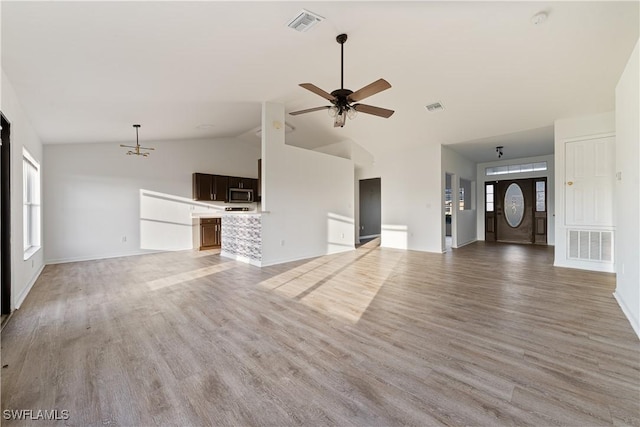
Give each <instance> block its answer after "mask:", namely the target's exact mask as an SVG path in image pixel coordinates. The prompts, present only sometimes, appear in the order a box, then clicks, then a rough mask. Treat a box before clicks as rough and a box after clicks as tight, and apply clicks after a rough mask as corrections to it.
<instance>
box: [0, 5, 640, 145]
mask: <svg viewBox="0 0 640 427" xmlns="http://www.w3.org/2000/svg"><path fill="white" fill-rule="evenodd" d="M1 7H2V68H3V70H4V72H5V73H6V74H7V76H8V78H9V80H10V81H11V83H12V85H13V86H14V88H15V90H16V92H17V94H18V97H19V98H20V100H21V102H22V104H23V107H24V108H25V110H26V112H27V114H28V115H29V117H30V119H31V122H32V124H33V125H34V127H35V129H36V131H37V132H38V133H39V135H40V137H41V139H42V140H43V142H44V143H79V142H123V141H131V140H132V139H133V138H135V136H134V135H135V132H134V130H133V128H132V127H131V125H132V124H133V123H140V124H142V128H141V129H140V140H141V142H143V141H149V140H184V139H191V138H208V137H222V136H238V135H243V134H244V135H245V137H247V135H249V133H247V132H249V131H251V130H253V129H255V128H256V127H258V126H259V125H260V110H261V102H262V101H274V102H282V103H284V105H285V108H286V111H287V112H290V111H294V110H298V109H303V108H310V107H315V106H321V105H326V102H325V101H324V100H323V99H322V98H320V97H319V96H316V95H314V94H312V93H310V92H308V91H306V90H304V89H302V88H300V87H299V86H298V83H303V82H310V83H314V84H316V85H317V86H319V87H321V88H323V89H324V90H326V91H329V92H330V91H332V90H334V89H336V88H338V86H339V83H340V48H339V45H338V44H337V43H336V41H335V37H336V35H337V34H339V33H341V32H346V33H347V34H348V36H349V40H348V41H347V43H346V45H345V87H347V88H350V89H352V90H354V91H355V90H356V89H359V88H360V87H362V86H364V85H366V84H368V83H370V82H372V81H374V80H376V79H378V78H381V77H382V78H385V79H386V80H388V81H389V82H390V83H391V84H392V86H393V87H392V88H391V89H389V90H387V91H385V92H382V93H379V94H377V95H374V96H372V97H371V98H368V99H367V100H366V101H365V103H367V104H371V105H376V106H381V107H385V108H390V109H394V110H396V113H395V115H393V116H392V117H391V118H389V119H383V118H378V117H374V116H368V115H365V114H359V115H358V117H357V118H356V119H355V120H351V121H348V123H347V125H346V126H345V127H344V128H338V129H334V128H333V126H332V120H331V119H330V118H329V117H328V115H327V114H326V112H324V111H319V112H315V113H309V114H306V115H300V116H296V117H293V116H289V115H287V122H288V123H290V124H291V125H292V126H293V127H295V131H294V132H292V133H290V134H288V135H287V142H288V143H291V144H294V145H300V146H306V147H316V146H320V145H325V144H329V143H334V142H338V141H343V140H345V139H350V140H353V141H356V142H357V143H359V144H360V145H362V146H363V147H364V148H366V149H367V150H369V151H370V152H372V153H373V154H374V155H380V154H382V153H385V152H387V151H389V150H397V149H401V148H405V147H412V146H417V145H420V144H456V143H462V142H468V141H480V142H476V143H478V144H480V143H484V144H489V146H491V145H493V146H495V145H505V147H507V148H505V154H506V153H510V152H512V151H511V148H510V147H509V143H510V142H509V141H508V140H505V141H503V143H500V144H497V143H495V142H488V141H495V140H491V139H487V138H489V137H492V136H495V135H508V134H514V135H512V136H513V138H512V140H514V141H517V140H521V139H524V140H526V139H527V138H519V137H518V136H517V135H518V133H519V132H521V131H523V130H525V131H527V132H533V133H534V134H535V133H536V131H530V130H532V129H533V130H535V129H542V130H541V131H540V132H539V133H541V134H542V133H544V131H543V130H544V129H547V130H548V129H549V127H550V126H552V125H553V121H554V120H555V119H557V118H564V117H571V116H576V115H581V114H589V113H596V112H602V111H609V110H612V109H613V108H614V88H615V84H616V82H617V80H618V78H619V76H620V74H621V72H622V69H623V68H624V65H625V63H626V60H627V58H628V57H629V55H630V53H631V51H632V49H633V46H634V45H635V43H636V41H637V40H638V29H639V21H640V19H639V8H638V2H609V1H602V2H594V1H590V2H347V1H343V2H315V3H303V2H295V1H288V2H252V3H248V2H206V1H203V2H160V1H158V2H154V1H150V2H55V1H47V2H9V1H3V2H2V6H1ZM301 8H306V9H309V10H311V11H313V12H316V13H318V14H320V15H322V16H324V17H325V18H326V20H325V21H323V22H321V23H320V24H318V25H317V26H316V27H315V28H313V29H311V30H310V31H309V32H307V33H298V32H296V31H294V30H291V29H289V28H287V27H286V25H285V24H286V23H287V21H288V20H289V19H291V18H292V17H293V16H295V14H296V13H297V12H298V11H300V9H301ZM542 10H544V11H546V12H548V15H549V19H548V20H547V22H545V23H544V24H542V25H538V26H536V25H533V24H532V23H531V22H530V18H531V17H532V16H533V15H534V14H535V13H537V12H539V11H542ZM435 101H440V102H442V103H443V104H444V107H445V110H444V111H442V112H438V113H428V112H427V111H426V110H425V108H424V106H425V105H426V104H429V103H432V102H435ZM199 125H213V127H209V128H205V129H201V128H198V126H199ZM527 132H525V135H527ZM251 133H253V132H251ZM257 141H258V139H257V138H256V143H257ZM536 141H537V140H536ZM536 141H534V142H535V144H538V143H539V142H536ZM532 144H533V143H532ZM532 144H527V143H522V144H521V149H519V150H520V151H521V152H523V154H525V155H537V154H548V153H540V151H541V149H540V147H537V146H531V147H529V146H530V145H532ZM546 144H547V145H545V150H546V149H548V148H550V149H551V150H553V146H552V145H549V141H547V142H546ZM466 145H468V146H469V147H471V146H472V145H473V144H471V143H468V144H466ZM466 145H464V144H463V145H460V146H459V147H458V148H457V150H458V151H460V152H461V153H463V154H465V155H467V156H475V155H476V154H473V153H474V152H475V151H474V150H473V149H469V150H467V148H465V147H466ZM527 147H528V148H531V153H530V152H527ZM454 149H455V147H454ZM465 150H466V151H465ZM545 150H542V151H545ZM551 152H552V151H551ZM532 153H533V154H532ZM549 153H550V152H549ZM479 155H480V154H478V156H479Z"/></svg>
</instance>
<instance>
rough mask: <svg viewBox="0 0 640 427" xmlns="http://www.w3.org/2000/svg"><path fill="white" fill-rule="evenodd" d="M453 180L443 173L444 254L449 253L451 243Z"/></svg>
mask: <svg viewBox="0 0 640 427" xmlns="http://www.w3.org/2000/svg"><path fill="white" fill-rule="evenodd" d="M453 178H454V175H453V174H450V173H445V184H444V252H449V251H450V250H451V247H452V243H453V210H454V209H453V185H452V184H453Z"/></svg>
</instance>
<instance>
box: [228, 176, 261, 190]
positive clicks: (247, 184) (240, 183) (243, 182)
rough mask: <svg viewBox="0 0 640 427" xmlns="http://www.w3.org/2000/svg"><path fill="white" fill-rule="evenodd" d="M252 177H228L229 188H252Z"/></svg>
mask: <svg viewBox="0 0 640 427" xmlns="http://www.w3.org/2000/svg"><path fill="white" fill-rule="evenodd" d="M253 181H255V180H254V179H253V178H241V177H239V176H230V177H229V188H248V189H251V188H254V184H253Z"/></svg>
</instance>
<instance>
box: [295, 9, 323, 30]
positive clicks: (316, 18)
mask: <svg viewBox="0 0 640 427" xmlns="http://www.w3.org/2000/svg"><path fill="white" fill-rule="evenodd" d="M323 20H324V18H323V17H322V16H320V15H318V14H317V13H313V12H310V11H308V10H305V9H302V10H301V11H300V12H299V13H298V14H297V15H296V16H295V17H294V18H293V19H292V20H291V21H289V22H288V23H287V27H289V28H293V29H294V30H296V31H299V32H301V33H304V32H305V31H309V30H310V29H311V27H313V26H314V25H316V24H317V23H318V22H321V21H323Z"/></svg>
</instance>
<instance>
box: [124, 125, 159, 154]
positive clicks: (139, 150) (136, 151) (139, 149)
mask: <svg viewBox="0 0 640 427" xmlns="http://www.w3.org/2000/svg"><path fill="white" fill-rule="evenodd" d="M133 127H134V128H135V129H136V145H135V147H134V146H133V145H124V144H120V147H125V148H132V149H133V150H129V151H127V155H128V156H131V155H136V156H142V157H147V156H149V154H151V153H149V152H145V151H142V150H155V148H151V147H141V146H140V142H138V129H140V125H133Z"/></svg>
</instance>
